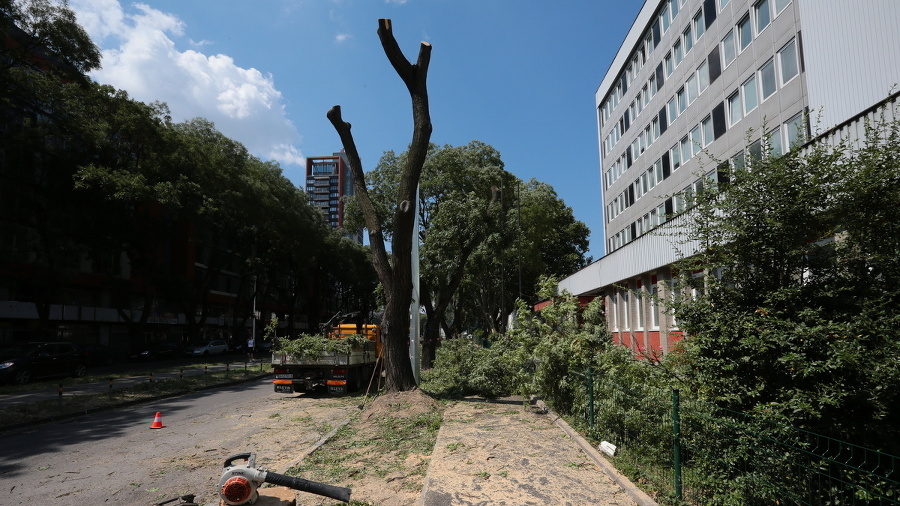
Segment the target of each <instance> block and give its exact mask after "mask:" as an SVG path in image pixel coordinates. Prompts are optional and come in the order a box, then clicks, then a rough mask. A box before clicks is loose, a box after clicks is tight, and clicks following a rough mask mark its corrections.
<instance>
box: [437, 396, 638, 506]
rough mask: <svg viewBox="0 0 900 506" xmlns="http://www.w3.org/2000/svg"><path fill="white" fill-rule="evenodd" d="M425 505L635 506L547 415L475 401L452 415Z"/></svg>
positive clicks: (447, 416)
mask: <svg viewBox="0 0 900 506" xmlns="http://www.w3.org/2000/svg"><path fill="white" fill-rule="evenodd" d="M421 504H424V505H426V506H442V505H475V504H479V505H480V504H498V505H524V504H553V505H564V504H572V505H584V504H595V505H623V506H624V505H633V504H635V503H634V501H632V499H631V498H630V497H629V496H628V495H626V494H625V492H623V491H622V489H621V488H619V487H618V486H617V485H616V484H615V483H613V481H612V480H611V479H610V478H609V477H607V475H606V474H604V473H603V471H602V470H600V469H599V468H597V467H596V466H595V465H594V463H593V461H592V460H591V459H589V458H588V457H587V456H586V455H585V454H584V452H582V451H581V449H580V448H579V447H578V445H577V444H576V443H575V442H574V441H573V440H572V439H570V438H569V437H568V436H566V434H565V433H564V432H562V431H561V430H560V428H559V427H557V426H556V425H555V424H554V422H553V420H551V417H550V415H548V414H547V413H546V412H545V411H543V410H541V409H539V408H537V407H535V406H533V405H523V403H522V402H521V400H515V399H505V400H499V401H496V402H484V401H482V400H479V399H469V400H465V401H459V402H456V403H454V404H453V405H451V406H449V407H448V408H447V409H446V411H444V423H443V425H442V426H441V430H440V432H439V434H438V439H437V443H436V444H435V448H434V453H433V454H432V458H431V466H430V467H429V469H428V474H427V477H426V483H425V489H424V491H423V494H422V501H421Z"/></svg>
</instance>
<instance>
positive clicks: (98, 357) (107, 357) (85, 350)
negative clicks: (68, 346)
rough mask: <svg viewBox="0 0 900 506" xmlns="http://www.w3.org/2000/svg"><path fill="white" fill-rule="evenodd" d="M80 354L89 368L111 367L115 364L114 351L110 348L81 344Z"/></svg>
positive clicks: (79, 347)
mask: <svg viewBox="0 0 900 506" xmlns="http://www.w3.org/2000/svg"><path fill="white" fill-rule="evenodd" d="M77 348H78V352H79V353H80V354H81V359H82V361H84V365H86V366H88V367H96V366H99V365H110V364H112V363H113V351H112V350H111V349H109V346H104V345H102V344H79V345H78V346H77Z"/></svg>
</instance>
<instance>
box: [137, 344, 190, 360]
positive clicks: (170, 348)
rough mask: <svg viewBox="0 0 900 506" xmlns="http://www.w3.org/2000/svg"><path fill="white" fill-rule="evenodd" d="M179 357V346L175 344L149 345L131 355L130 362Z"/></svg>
mask: <svg viewBox="0 0 900 506" xmlns="http://www.w3.org/2000/svg"><path fill="white" fill-rule="evenodd" d="M179 355H181V346H179V345H178V344H176V343H166V342H162V343H151V344H149V345H147V346H144V347H142V348H139V349H138V351H136V352H135V353H132V354H131V359H132V360H163V359H166V358H175V357H177V356H179Z"/></svg>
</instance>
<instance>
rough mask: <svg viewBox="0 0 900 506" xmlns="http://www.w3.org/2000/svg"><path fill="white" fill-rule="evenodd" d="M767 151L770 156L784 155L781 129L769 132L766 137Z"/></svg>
mask: <svg viewBox="0 0 900 506" xmlns="http://www.w3.org/2000/svg"><path fill="white" fill-rule="evenodd" d="M766 151H767V152H768V154H769V156H781V155H782V153H783V150H782V146H781V128H776V129H775V130H772V131H771V132H769V135H767V136H766Z"/></svg>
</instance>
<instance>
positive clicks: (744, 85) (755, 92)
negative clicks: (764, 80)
mask: <svg viewBox="0 0 900 506" xmlns="http://www.w3.org/2000/svg"><path fill="white" fill-rule="evenodd" d="M750 81H753V99H754V101H755V103H754V104H753V107H748V106H747V96H748V94H747V89H748V88H747V83H749V82H750ZM741 104H742V105H743V107H744V117H746V116H747V113H749V112H751V111H753V110H755V109H756V108H757V107H759V87H758V85H757V82H756V73H754V74H753V75H751V76H750V77H748V78H747V79H746V80H744V82H743V83H741Z"/></svg>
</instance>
